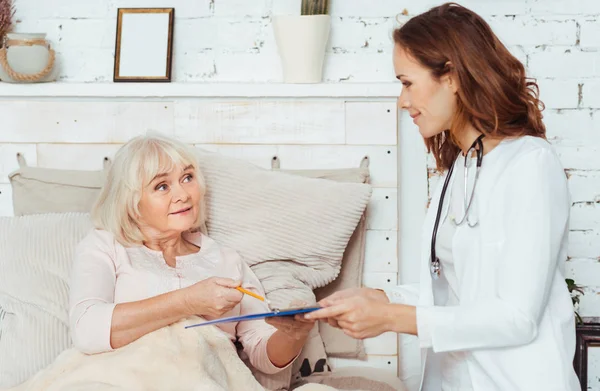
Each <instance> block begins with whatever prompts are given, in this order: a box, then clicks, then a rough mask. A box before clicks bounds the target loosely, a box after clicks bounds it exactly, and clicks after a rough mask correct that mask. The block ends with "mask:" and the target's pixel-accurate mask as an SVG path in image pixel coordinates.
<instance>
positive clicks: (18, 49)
mask: <svg viewBox="0 0 600 391" xmlns="http://www.w3.org/2000/svg"><path fill="white" fill-rule="evenodd" d="M5 43H6V44H7V45H6V46H7V47H6V48H2V52H0V80H2V81H4V82H9V83H36V82H47V81H54V80H56V78H57V76H58V66H57V61H56V59H55V53H54V51H53V50H52V49H51V48H50V44H49V42H48V41H46V34H24V33H8V34H6V39H5ZM4 59H5V60H6V61H5V62H4V61H3V60H4Z"/></svg>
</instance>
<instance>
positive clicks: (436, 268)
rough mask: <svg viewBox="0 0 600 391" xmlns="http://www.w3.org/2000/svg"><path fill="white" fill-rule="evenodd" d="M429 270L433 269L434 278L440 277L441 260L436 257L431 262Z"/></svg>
mask: <svg viewBox="0 0 600 391" xmlns="http://www.w3.org/2000/svg"><path fill="white" fill-rule="evenodd" d="M429 270H430V271H431V277H433V279H434V280H437V279H439V278H440V276H441V274H442V265H441V264H440V260H439V259H436V260H434V261H433V262H431V265H430V266H429Z"/></svg>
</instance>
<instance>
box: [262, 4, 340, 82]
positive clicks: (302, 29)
mask: <svg viewBox="0 0 600 391" xmlns="http://www.w3.org/2000/svg"><path fill="white" fill-rule="evenodd" d="M330 27H331V18H330V16H329V15H303V16H296V15H280V16H274V17H273V31H274V33H275V41H276V42H277V49H278V51H279V57H280V58H281V66H282V71H283V81H284V82H285V83H320V82H321V80H322V79H323V61H324V59H325V48H326V45H327V40H328V39H329V31H330Z"/></svg>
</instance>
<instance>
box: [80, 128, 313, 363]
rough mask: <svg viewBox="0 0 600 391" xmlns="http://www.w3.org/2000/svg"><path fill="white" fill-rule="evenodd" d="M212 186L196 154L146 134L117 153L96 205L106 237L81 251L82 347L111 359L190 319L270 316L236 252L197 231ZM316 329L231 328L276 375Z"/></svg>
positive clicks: (91, 238) (288, 325) (90, 240)
mask: <svg viewBox="0 0 600 391" xmlns="http://www.w3.org/2000/svg"><path fill="white" fill-rule="evenodd" d="M204 194H205V186H204V183H203V178H202V175H201V173H200V170H199V168H198V163H197V162H196V159H195V157H194V155H193V152H191V151H190V150H189V149H188V147H187V146H185V145H184V144H181V143H179V142H177V141H174V140H170V139H168V138H165V137H162V136H140V137H136V138H134V139H132V140H131V141H129V142H128V143H127V144H125V145H124V146H123V147H122V148H121V149H120V150H119V151H118V152H117V154H116V156H115V159H114V164H113V165H112V167H111V168H110V170H109V172H108V175H107V178H106V183H105V184H104V187H103V189H102V191H101V194H100V196H99V198H98V200H97V202H96V204H95V205H94V208H93V211H92V218H93V221H94V224H95V227H96V229H95V230H93V231H92V232H91V233H90V234H89V235H88V236H87V237H86V238H84V239H83V240H82V242H81V243H80V244H79V245H78V247H77V251H76V256H75V261H74V269H73V274H72V282H71V293H70V295H71V297H70V314H69V316H70V327H71V332H72V336H73V342H74V345H75V347H76V348H77V349H79V350H80V351H82V352H84V353H87V354H94V353H101V352H106V351H111V350H113V349H118V348H120V347H122V346H125V345H127V344H130V343H131V342H133V341H135V340H137V339H138V338H140V337H142V336H144V335H145V334H148V333H150V332H152V331H155V330H157V329H160V328H162V327H164V326H168V325H170V324H172V323H175V322H177V321H179V320H181V319H183V318H187V317H190V316H194V315H197V316H202V317H204V318H207V319H211V318H217V317H222V316H235V315H244V314H251V313H258V312H265V311H268V307H267V305H266V304H265V303H264V302H262V301H260V300H257V299H256V298H253V297H251V296H248V295H244V294H242V293H241V292H240V291H238V290H237V289H236V287H238V286H243V287H244V288H246V289H248V290H250V291H253V292H255V293H258V294H260V295H264V293H263V289H262V287H261V284H260V282H259V281H258V279H257V278H256V276H255V275H254V274H253V272H252V271H251V270H250V268H249V267H248V266H247V265H246V264H245V263H244V262H243V261H242V259H241V258H240V256H239V255H238V254H237V253H236V252H235V251H233V250H231V249H228V248H225V247H222V246H220V245H219V244H217V243H216V242H215V241H214V240H212V239H211V238H209V237H208V236H206V235H203V234H202V233H199V232H197V228H198V227H199V226H200V225H201V224H202V223H203V221H204V208H203V197H204ZM313 324H314V322H312V321H302V320H300V319H298V320H294V319H283V320H281V319H279V320H269V324H267V323H265V321H264V320H254V321H246V322H240V323H224V324H220V325H219V326H218V327H219V328H220V329H221V330H222V331H223V332H224V333H226V335H227V336H228V337H229V338H230V339H231V341H232V342H233V341H235V340H237V339H239V341H240V342H241V344H242V345H243V347H244V351H245V352H246V354H247V355H248V357H249V359H250V362H251V363H252V365H253V366H254V367H256V368H257V369H258V370H260V371H262V372H264V373H269V374H272V373H276V372H278V371H280V370H282V369H284V368H286V367H287V366H289V365H290V364H291V363H292V362H293V361H294V359H295V358H296V357H297V356H298V354H299V352H300V350H301V348H302V346H303V345H304V343H305V341H306V338H307V336H308V334H309V332H310V330H311V328H312V326H313Z"/></svg>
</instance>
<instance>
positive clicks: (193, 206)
mask: <svg viewBox="0 0 600 391" xmlns="http://www.w3.org/2000/svg"><path fill="white" fill-rule="evenodd" d="M201 197H202V192H201V190H200V184H199V182H198V180H197V178H196V171H195V170H194V167H193V166H188V167H181V166H178V167H176V168H175V169H174V170H173V171H171V172H168V173H161V174H158V175H157V176H156V177H154V179H152V180H151V181H150V183H149V184H148V185H147V186H146V188H144V189H143V192H142V198H141V200H140V203H139V211H140V214H141V216H140V220H141V223H142V224H143V225H144V226H146V227H148V228H150V229H152V230H154V231H155V232H156V233H157V234H161V233H163V234H169V233H181V232H184V231H187V230H188V229H190V228H192V227H193V225H194V224H195V223H196V220H197V218H198V213H199V212H200V211H199V210H198V209H199V202H200V198H201Z"/></svg>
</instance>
